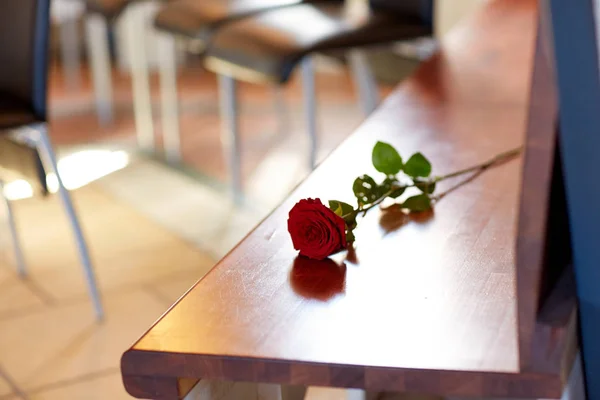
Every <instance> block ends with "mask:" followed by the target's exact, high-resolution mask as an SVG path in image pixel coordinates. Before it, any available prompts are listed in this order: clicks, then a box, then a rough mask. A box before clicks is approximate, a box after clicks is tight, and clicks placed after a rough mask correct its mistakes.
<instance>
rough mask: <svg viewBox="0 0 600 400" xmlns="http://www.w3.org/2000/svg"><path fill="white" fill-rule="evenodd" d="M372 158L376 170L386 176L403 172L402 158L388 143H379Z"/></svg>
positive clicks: (374, 148)
mask: <svg viewBox="0 0 600 400" xmlns="http://www.w3.org/2000/svg"><path fill="white" fill-rule="evenodd" d="M371 158H372V161H373V166H374V167H375V169H376V170H377V171H379V172H383V173H384V174H386V175H396V174H397V173H398V172H400V171H401V170H402V157H400V154H398V152H397V151H396V149H395V148H393V147H392V146H391V145H389V144H387V143H383V142H377V144H376V145H375V147H373V155H372V157H371Z"/></svg>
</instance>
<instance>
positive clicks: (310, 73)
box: [204, 0, 433, 167]
mask: <svg viewBox="0 0 600 400" xmlns="http://www.w3.org/2000/svg"><path fill="white" fill-rule="evenodd" d="M432 34H433V0H402V1H401V0H371V1H370V2H369V10H368V12H367V13H364V14H363V15H361V13H353V12H352V9H351V8H349V7H347V5H345V4H344V2H343V1H327V2H323V3H316V4H299V5H293V6H290V7H286V8H280V9H276V10H270V11H265V12H263V13H260V14H257V15H254V16H251V17H248V18H244V19H242V20H240V21H236V22H234V23H231V24H228V25H226V26H223V27H222V28H220V29H219V30H218V31H217V32H216V34H215V35H214V37H213V39H212V41H211V43H210V45H209V46H208V48H207V50H206V54H205V58H204V60H205V66H206V68H207V69H209V70H211V71H213V72H215V73H217V74H218V75H219V79H220V82H221V87H222V89H223V90H222V93H221V95H222V98H221V101H222V102H223V103H222V104H223V105H222V108H223V110H222V111H223V114H224V116H223V117H224V124H225V126H226V129H227V130H228V134H227V136H228V137H229V141H230V142H231V143H232V146H231V152H232V153H235V152H236V151H237V150H236V148H237V147H238V146H239V145H238V144H237V143H238V141H239V139H238V137H239V133H238V124H237V99H236V91H235V80H236V79H237V80H244V81H253V82H263V83H274V84H278V85H284V84H285V83H286V82H287V81H288V80H289V78H290V76H291V73H292V71H293V70H294V68H295V67H296V66H297V65H298V64H301V70H302V71H301V72H302V80H303V91H304V103H305V113H306V120H307V127H308V133H309V136H310V141H311V144H310V157H309V163H310V166H311V167H314V166H315V164H316V150H317V144H318V143H317V142H318V135H317V119H316V95H315V83H314V70H313V65H312V61H311V59H310V55H311V54H314V53H323V52H330V51H337V50H346V51H349V61H350V65H351V68H352V70H353V75H354V79H355V81H356V85H357V87H358V90H359V94H360V96H359V97H360V98H361V102H362V106H363V110H364V112H365V113H367V114H369V113H370V112H372V111H373V110H374V109H375V108H376V106H377V102H378V93H377V86H376V83H375V80H374V79H373V77H372V76H371V74H370V71H369V69H368V64H367V60H366V58H365V56H364V54H363V53H362V51H361V48H363V47H366V46H369V45H379V44H386V43H390V42H395V41H400V40H408V39H416V38H420V37H426V36H431V35H432ZM232 158H233V156H232Z"/></svg>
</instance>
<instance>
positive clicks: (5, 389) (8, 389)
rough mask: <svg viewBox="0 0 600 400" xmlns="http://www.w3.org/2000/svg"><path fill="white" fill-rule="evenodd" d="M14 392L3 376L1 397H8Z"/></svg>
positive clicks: (0, 386) (0, 387)
mask: <svg viewBox="0 0 600 400" xmlns="http://www.w3.org/2000/svg"><path fill="white" fill-rule="evenodd" d="M11 393H12V388H11V387H10V385H9V384H8V382H6V381H5V380H4V379H3V378H1V377H0V399H2V400H3V399H4V398H5V397H8V396H9V395H10V394H11Z"/></svg>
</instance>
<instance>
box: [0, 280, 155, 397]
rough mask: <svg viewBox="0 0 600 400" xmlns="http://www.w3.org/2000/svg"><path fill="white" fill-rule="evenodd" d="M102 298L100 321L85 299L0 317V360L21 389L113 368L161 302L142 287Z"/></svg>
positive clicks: (73, 378) (66, 380) (29, 388)
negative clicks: (102, 312)
mask: <svg viewBox="0 0 600 400" xmlns="http://www.w3.org/2000/svg"><path fill="white" fill-rule="evenodd" d="M104 300H105V307H106V319H105V321H104V322H103V323H97V322H96V321H95V319H94V314H93V312H92V308H91V305H90V303H89V302H88V301H85V302H78V303H76V304H72V305H63V306H58V307H55V308H52V309H50V310H48V311H44V312H37V313H33V314H29V315H24V316H21V317H18V318H12V319H10V320H8V321H0V365H2V366H3V368H4V369H5V370H6V371H7V373H8V374H9V375H10V376H11V378H12V379H13V380H14V382H15V383H16V384H17V385H18V386H19V387H20V388H22V389H23V390H24V391H25V392H28V391H31V390H32V389H41V388H43V387H45V386H47V385H51V384H56V383H57V382H69V381H72V380H75V379H79V378H82V377H85V376H89V375H90V374H98V373H103V372H107V371H112V370H114V371H115V372H116V371H118V368H119V360H120V357H121V354H122V352H123V351H124V350H125V349H126V348H127V347H128V346H130V345H131V343H132V342H133V341H135V340H136V339H137V338H138V337H139V335H140V334H141V333H143V332H144V331H145V330H146V329H147V328H148V326H150V325H151V324H152V323H153V322H154V321H155V320H156V319H157V318H158V317H159V316H160V315H161V313H162V312H164V311H165V310H166V306H165V304H164V302H163V301H160V300H159V299H158V298H157V297H156V296H153V295H152V294H149V293H147V292H144V291H142V290H134V291H129V292H127V293H119V294H112V295H111V296H105V298H104Z"/></svg>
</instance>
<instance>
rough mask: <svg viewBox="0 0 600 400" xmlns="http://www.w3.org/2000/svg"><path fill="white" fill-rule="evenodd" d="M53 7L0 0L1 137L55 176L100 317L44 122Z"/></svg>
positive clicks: (46, 0)
mask: <svg viewBox="0 0 600 400" xmlns="http://www.w3.org/2000/svg"><path fill="white" fill-rule="evenodd" d="M49 6H50V0H20V1H18V2H13V1H2V2H0V136H4V137H7V136H8V137H10V138H11V139H15V140H18V141H20V142H24V143H26V144H29V145H32V146H35V148H36V149H37V151H38V153H39V154H40V156H41V158H42V160H43V161H45V164H46V166H47V167H48V168H49V169H50V170H51V171H52V172H54V173H55V174H56V177H57V180H58V188H59V189H58V190H59V191H58V193H59V196H60V199H61V201H62V203H63V206H64V208H65V212H66V214H67V217H68V219H69V222H70V224H71V228H72V229H73V233H74V236H75V241H76V244H77V250H78V253H79V258H80V261H81V264H82V266H83V269H84V273H85V277H86V280H87V284H88V289H89V292H90V297H91V298H92V302H93V305H94V308H95V311H96V316H97V317H98V319H102V317H103V309H102V303H101V301H100V296H99V293H98V289H97V285H96V278H95V276H94V271H93V268H92V264H91V261H90V257H89V253H88V249H87V245H86V242H85V239H84V236H83V232H82V230H81V227H80V225H79V221H78V218H77V214H76V212H75V208H74V206H73V203H72V201H71V198H70V195H69V192H68V190H67V189H66V188H65V186H64V184H63V182H62V179H61V176H60V174H59V171H58V166H57V160H56V155H55V154H54V150H53V148H52V144H51V142H50V138H49V137H48V131H47V126H46V102H47V101H46V96H47V90H46V88H47V80H48V79H47V72H48V60H47V54H48V36H49V18H50V17H49ZM0 161H1V160H0ZM1 186H2V185H1V184H0V187H1ZM2 197H3V198H4V200H5V204H6V208H7V211H8V222H9V225H10V229H11V233H12V239H13V244H14V251H15V259H16V263H17V268H18V271H19V274H20V275H21V276H24V275H26V266H25V262H24V257H23V253H22V250H21V246H20V244H19V238H18V234H17V231H16V225H15V221H14V216H13V213H12V208H11V204H10V202H9V201H8V199H7V198H6V197H5V196H4V195H3V196H2Z"/></svg>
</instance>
